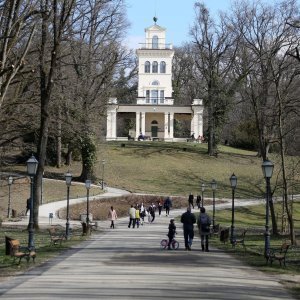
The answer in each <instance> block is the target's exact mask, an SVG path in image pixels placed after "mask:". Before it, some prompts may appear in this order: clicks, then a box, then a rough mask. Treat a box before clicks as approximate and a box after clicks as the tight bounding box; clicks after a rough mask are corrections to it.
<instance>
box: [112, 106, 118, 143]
mask: <svg viewBox="0 0 300 300" xmlns="http://www.w3.org/2000/svg"><path fill="white" fill-rule="evenodd" d="M111 122H112V124H111V136H112V138H114V139H116V138H117V111H113V112H112V113H111Z"/></svg>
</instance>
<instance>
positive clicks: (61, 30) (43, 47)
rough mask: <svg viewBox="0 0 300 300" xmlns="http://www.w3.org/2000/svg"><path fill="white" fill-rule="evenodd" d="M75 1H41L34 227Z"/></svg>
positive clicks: (36, 221) (36, 223)
mask: <svg viewBox="0 0 300 300" xmlns="http://www.w3.org/2000/svg"><path fill="white" fill-rule="evenodd" d="M75 4H76V1H75V0H61V1H59V0H40V11H41V12H42V20H41V22H40V26H41V28H40V32H41V33H40V48H39V62H40V65H39V66H40V68H39V71H40V109H41V110H40V115H41V118H40V130H39V139H38V146H37V155H38V160H39V165H38V171H37V176H36V177H35V187H36V188H35V191H34V227H38V215H39V214H38V210H39V199H40V194H41V185H42V177H43V172H44V168H45V160H46V149H47V142H48V131H49V122H50V116H49V106H50V104H51V99H52V98H51V97H52V92H53V87H54V81H55V77H56V71H57V63H58V59H59V57H60V51H61V45H62V41H63V40H64V34H65V32H66V28H67V27H68V25H69V19H70V16H71V15H72V13H73V12H74V6H75Z"/></svg>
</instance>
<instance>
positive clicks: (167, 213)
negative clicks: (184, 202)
mask: <svg viewBox="0 0 300 300" xmlns="http://www.w3.org/2000/svg"><path fill="white" fill-rule="evenodd" d="M171 207H172V201H171V199H170V197H167V198H166V200H165V202H164V208H165V210H166V217H167V216H169V214H170V208H171Z"/></svg>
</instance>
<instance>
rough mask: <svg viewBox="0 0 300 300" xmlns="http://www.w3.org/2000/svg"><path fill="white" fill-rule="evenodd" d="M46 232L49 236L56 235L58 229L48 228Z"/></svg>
mask: <svg viewBox="0 0 300 300" xmlns="http://www.w3.org/2000/svg"><path fill="white" fill-rule="evenodd" d="M48 232H49V234H50V235H51V236H53V235H57V233H58V229H57V228H56V227H50V228H48Z"/></svg>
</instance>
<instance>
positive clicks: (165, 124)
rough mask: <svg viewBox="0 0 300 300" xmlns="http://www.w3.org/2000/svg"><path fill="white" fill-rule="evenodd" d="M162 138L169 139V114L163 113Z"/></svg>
mask: <svg viewBox="0 0 300 300" xmlns="http://www.w3.org/2000/svg"><path fill="white" fill-rule="evenodd" d="M164 138H165V139H167V138H169V113H167V112H165V121H164Z"/></svg>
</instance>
